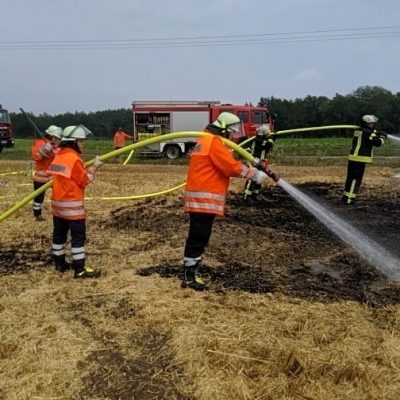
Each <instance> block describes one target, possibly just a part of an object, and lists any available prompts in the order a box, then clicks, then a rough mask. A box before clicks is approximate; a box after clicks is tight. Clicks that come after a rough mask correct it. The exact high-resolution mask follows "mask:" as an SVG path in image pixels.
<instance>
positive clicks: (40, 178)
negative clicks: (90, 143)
mask: <svg viewBox="0 0 400 400" xmlns="http://www.w3.org/2000/svg"><path fill="white" fill-rule="evenodd" d="M61 134H62V129H61V128H60V127H58V126H55V125H50V126H49V127H48V128H47V129H46V130H45V133H44V134H43V137H42V138H40V139H38V140H36V141H35V143H34V144H33V146H32V149H31V153H32V160H33V161H34V163H35V171H34V175H33V190H37V189H39V188H40V187H42V186H43V185H45V184H46V183H47V182H49V181H50V180H51V175H49V174H48V173H47V168H48V167H49V165H50V164H51V162H52V161H53V158H54V156H55V154H56V152H57V150H58V149H57V144H58V142H59V140H60V139H61ZM44 196H45V192H42V193H40V194H39V195H38V196H36V197H35V198H34V199H33V205H32V210H33V215H34V216H35V218H36V220H37V221H43V220H44V218H43V215H42V205H43V201H44Z"/></svg>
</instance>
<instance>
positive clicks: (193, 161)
mask: <svg viewBox="0 0 400 400" xmlns="http://www.w3.org/2000/svg"><path fill="white" fill-rule="evenodd" d="M241 127H242V125H241V122H240V119H239V118H238V117H237V116H236V115H234V114H232V113H229V112H223V113H221V114H220V115H219V116H218V119H217V120H216V121H214V122H213V123H212V124H209V125H207V127H206V129H205V132H207V133H210V135H207V136H205V137H201V138H200V139H199V140H198V141H197V143H196V145H195V147H194V148H193V151H192V152H191V154H190V162H189V170H188V174H187V180H186V189H185V211H186V212H188V213H189V218H190V226H189V234H188V237H187V239H186V244H185V250H184V259H183V264H184V280H183V282H182V286H183V287H187V286H188V287H191V288H193V289H195V290H204V289H207V288H208V287H209V286H210V284H211V281H210V278H209V277H208V276H204V275H202V274H201V273H200V272H199V268H200V266H201V261H202V258H203V253H204V250H205V247H206V246H207V244H208V242H209V239H210V237H211V231H212V226H213V223H214V219H215V217H216V216H217V215H218V216H223V215H224V208H225V200H226V194H227V191H228V186H229V180H230V177H238V178H244V179H251V180H253V181H255V182H257V183H261V182H262V181H263V180H264V179H265V178H266V177H267V176H268V175H267V174H266V173H265V172H263V171H260V170H258V169H257V168H255V167H252V166H247V165H245V164H243V163H242V162H240V161H239V160H236V159H235V158H234V157H233V154H232V152H231V151H230V150H229V149H228V148H227V147H225V145H224V142H223V140H222V138H221V136H223V137H229V138H233V136H234V135H238V134H239V135H240V134H241Z"/></svg>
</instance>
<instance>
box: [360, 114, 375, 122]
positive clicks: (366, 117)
mask: <svg viewBox="0 0 400 400" xmlns="http://www.w3.org/2000/svg"><path fill="white" fill-rule="evenodd" d="M361 120H362V121H364V122H365V123H367V124H376V123H377V122H378V118H377V117H375V115H363V116H362V118H361Z"/></svg>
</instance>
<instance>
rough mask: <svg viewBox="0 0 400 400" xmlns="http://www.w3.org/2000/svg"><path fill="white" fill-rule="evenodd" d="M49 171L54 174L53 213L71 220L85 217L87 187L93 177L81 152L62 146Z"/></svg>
mask: <svg viewBox="0 0 400 400" xmlns="http://www.w3.org/2000/svg"><path fill="white" fill-rule="evenodd" d="M47 172H48V173H50V174H51V175H53V192H52V196H51V207H52V214H53V215H55V216H57V217H60V218H64V219H71V220H72V219H83V218H85V207H84V202H83V199H84V196H85V187H86V185H88V184H89V183H90V182H91V181H92V180H93V179H91V178H90V174H88V171H87V170H86V169H85V166H84V164H83V161H82V159H81V158H80V156H79V154H78V153H77V152H76V151H75V150H73V149H71V148H69V147H65V148H61V150H60V152H59V153H58V154H57V155H56V156H55V157H54V160H53V162H52V163H51V165H50V166H49V169H48V170H47Z"/></svg>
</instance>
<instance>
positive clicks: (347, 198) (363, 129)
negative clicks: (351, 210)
mask: <svg viewBox="0 0 400 400" xmlns="http://www.w3.org/2000/svg"><path fill="white" fill-rule="evenodd" d="M377 122H378V118H377V117H376V116H375V115H364V116H363V117H362V118H361V124H360V129H359V130H355V131H354V136H353V141H352V146H351V149H350V153H349V161H348V164H347V178H346V183H345V187H344V192H343V197H342V200H343V203H344V204H352V203H354V202H355V200H356V197H357V194H358V192H359V190H360V186H361V182H362V179H363V176H364V171H365V164H370V163H372V159H373V147H374V146H375V147H380V146H382V145H383V144H384V142H385V138H386V132H383V131H377V130H376V129H375V124H376V123H377Z"/></svg>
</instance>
